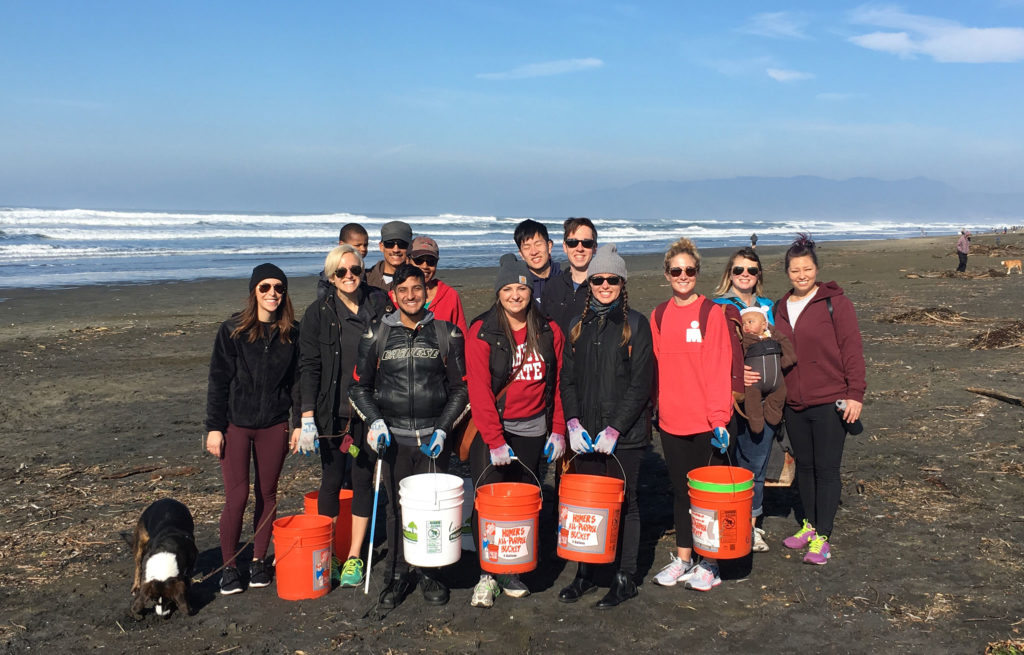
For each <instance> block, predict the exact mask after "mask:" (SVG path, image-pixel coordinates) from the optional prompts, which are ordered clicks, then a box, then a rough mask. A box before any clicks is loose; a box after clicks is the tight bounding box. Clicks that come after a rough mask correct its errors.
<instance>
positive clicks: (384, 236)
mask: <svg viewBox="0 0 1024 655" xmlns="http://www.w3.org/2000/svg"><path fill="white" fill-rule="evenodd" d="M395 239H398V240H399V241H405V243H406V244H409V243H412V228H411V227H409V224H408V223H406V222H404V221H391V222H389V223H385V224H384V225H381V226H380V240H381V241H394V240H395Z"/></svg>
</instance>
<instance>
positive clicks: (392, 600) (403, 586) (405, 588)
mask: <svg viewBox="0 0 1024 655" xmlns="http://www.w3.org/2000/svg"><path fill="white" fill-rule="evenodd" d="M407 578H408V576H407V575H396V576H395V577H392V578H391V581H390V582H388V586H386V587H384V591H382V592H380V607H381V609H385V610H393V609H395V608H396V607H398V606H399V605H400V604H401V603H402V601H403V600H405V597H406V596H407V595H408V594H409V590H410V588H411V585H410V584H409V580H408V579H407Z"/></svg>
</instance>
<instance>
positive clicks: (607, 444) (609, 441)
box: [594, 425, 619, 455]
mask: <svg viewBox="0 0 1024 655" xmlns="http://www.w3.org/2000/svg"><path fill="white" fill-rule="evenodd" d="M618 442H619V431H618V430H616V429H615V428H613V427H612V426H610V425H609V426H608V427H606V428H605V429H603V430H601V431H600V432H598V433H597V441H595V442H594V450H595V451H596V452H599V453H604V454H605V455H611V454H612V453H614V452H615V444H617V443H618Z"/></svg>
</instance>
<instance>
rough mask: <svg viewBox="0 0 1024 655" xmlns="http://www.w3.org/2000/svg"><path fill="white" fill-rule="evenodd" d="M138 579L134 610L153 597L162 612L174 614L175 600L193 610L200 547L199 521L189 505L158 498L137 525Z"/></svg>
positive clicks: (187, 611)
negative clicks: (190, 600) (190, 603)
mask: <svg viewBox="0 0 1024 655" xmlns="http://www.w3.org/2000/svg"><path fill="white" fill-rule="evenodd" d="M132 550H133V551H134V553H135V580H134V582H133V583H132V595H133V596H134V601H133V602H132V614H134V615H136V616H138V615H140V614H141V613H142V610H143V609H145V607H146V605H147V603H149V602H150V601H152V602H153V604H154V609H155V610H156V613H157V614H158V615H159V616H163V617H167V616H170V614H171V604H172V603H173V604H174V605H176V606H177V607H178V610H179V611H182V612H185V614H190V613H191V612H190V609H189V606H188V588H189V583H190V582H191V576H192V567H193V566H195V563H196V557H198V555H199V551H198V550H197V549H196V542H195V523H194V522H193V520H192V514H191V513H190V512H189V511H188V508H187V507H185V506H184V505H182V504H181V503H179V502H178V501H176V500H174V499H173V498H164V499H162V500H158V501H156V502H155V503H153V504H152V505H150V506H149V507H147V508H146V511H144V512H143V513H142V516H141V517H140V518H139V522H138V523H137V524H136V525H135V541H134V542H133V546H132Z"/></svg>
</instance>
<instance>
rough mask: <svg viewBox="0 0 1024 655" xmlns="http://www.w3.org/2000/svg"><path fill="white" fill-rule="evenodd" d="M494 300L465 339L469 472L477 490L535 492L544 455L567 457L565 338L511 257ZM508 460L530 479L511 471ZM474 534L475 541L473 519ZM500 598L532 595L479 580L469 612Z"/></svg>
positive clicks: (516, 586)
mask: <svg viewBox="0 0 1024 655" xmlns="http://www.w3.org/2000/svg"><path fill="white" fill-rule="evenodd" d="M494 293H495V301H494V305H493V306H492V307H491V308H490V309H489V310H487V311H486V312H484V313H483V314H481V315H480V316H478V317H476V318H475V319H473V321H472V322H471V323H470V327H469V337H468V338H467V339H466V375H467V377H468V384H469V404H470V407H471V408H472V412H473V421H474V422H475V423H476V426H477V428H478V429H479V431H480V434H479V436H478V437H477V438H476V439H475V440H474V441H473V443H472V445H471V446H470V450H469V465H470V470H471V471H472V476H473V480H474V481H476V482H477V485H478V486H479V485H484V484H490V483H492V482H528V483H530V484H533V483H534V476H536V477H537V478H538V479H539V478H540V458H541V455H542V454H543V455H547V456H548V461H549V462H551V461H554V460H556V459H558V458H559V457H561V456H562V455H563V454H564V453H565V437H564V434H565V418H564V416H563V413H562V399H561V396H560V395H559V394H558V380H559V375H560V373H559V371H560V367H561V361H562V348H563V343H564V337H563V336H562V331H561V330H560V329H559V328H558V325H557V324H556V323H555V322H554V321H548V320H546V319H544V317H543V316H542V315H541V313H540V309H539V307H538V306H537V303H535V302H533V283H532V281H531V278H530V275H529V269H528V268H527V267H526V264H525V263H524V262H522V261H519V260H517V259H516V257H515V255H512V254H506V255H504V256H502V258H501V263H500V266H499V268H498V277H497V279H496V280H495V282H494ZM513 457H515V458H518V459H519V461H520V462H521V463H522V464H524V465H525V466H526V467H527V468H528V469H529V470H530V472H532V473H533V475H530V473H528V472H527V471H525V470H524V469H523V467H522V466H519V465H512V458H513ZM488 467H491V468H488ZM485 469H488V470H487V472H486V475H484V470H485ZM481 476H483V477H481ZM473 528H474V534H475V533H476V532H477V530H478V526H477V519H476V516H475V513H474V518H473ZM477 543H479V540H478V541H477ZM501 591H504V592H505V594H506V595H508V596H511V597H513V598H520V597H523V596H527V595H529V593H530V589H529V588H528V587H527V586H526V584H525V583H524V582H523V581H522V580H520V578H519V576H518V575H501V576H497V579H495V577H493V576H491V575H489V574H487V573H482V574H481V575H480V581H479V582H478V583H477V585H476V587H475V588H474V589H473V597H472V599H471V601H470V604H471V605H472V606H473V607H491V606H492V605H493V604H494V598H495V596H497V595H498V594H499V593H500V592H501Z"/></svg>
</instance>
